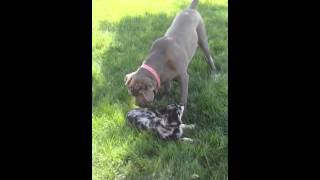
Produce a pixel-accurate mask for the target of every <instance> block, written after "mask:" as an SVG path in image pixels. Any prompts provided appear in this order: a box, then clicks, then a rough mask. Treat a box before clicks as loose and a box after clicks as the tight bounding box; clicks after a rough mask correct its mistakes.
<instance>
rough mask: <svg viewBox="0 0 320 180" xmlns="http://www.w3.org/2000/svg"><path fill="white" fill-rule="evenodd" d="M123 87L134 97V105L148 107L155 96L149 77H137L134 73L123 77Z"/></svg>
mask: <svg viewBox="0 0 320 180" xmlns="http://www.w3.org/2000/svg"><path fill="white" fill-rule="evenodd" d="M124 81H125V85H126V86H127V89H128V93H129V94H130V95H132V96H134V97H135V103H136V105H138V106H140V107H148V106H149V105H150V104H151V102H153V99H154V95H155V86H154V84H153V81H152V79H151V78H150V77H145V76H139V75H137V74H136V72H133V73H130V74H127V75H126V76H125V79H124Z"/></svg>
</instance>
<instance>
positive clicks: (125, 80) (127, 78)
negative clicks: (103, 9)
mask: <svg viewBox="0 0 320 180" xmlns="http://www.w3.org/2000/svg"><path fill="white" fill-rule="evenodd" d="M134 73H135V72H132V73H129V74H127V75H126V76H125V77H124V82H125V85H126V86H127V85H128V84H129V83H130V81H131V79H132V76H133V75H134Z"/></svg>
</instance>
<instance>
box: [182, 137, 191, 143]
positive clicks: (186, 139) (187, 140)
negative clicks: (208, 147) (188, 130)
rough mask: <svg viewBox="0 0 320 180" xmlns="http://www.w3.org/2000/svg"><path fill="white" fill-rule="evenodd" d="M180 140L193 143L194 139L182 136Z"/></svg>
mask: <svg viewBox="0 0 320 180" xmlns="http://www.w3.org/2000/svg"><path fill="white" fill-rule="evenodd" d="M180 141H182V142H187V143H193V139H191V138H187V137H183V138H180Z"/></svg>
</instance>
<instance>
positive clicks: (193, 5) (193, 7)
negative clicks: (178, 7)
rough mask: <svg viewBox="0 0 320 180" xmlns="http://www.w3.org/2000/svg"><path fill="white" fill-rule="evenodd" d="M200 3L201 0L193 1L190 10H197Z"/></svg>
mask: <svg viewBox="0 0 320 180" xmlns="http://www.w3.org/2000/svg"><path fill="white" fill-rule="evenodd" d="M198 3H199V0H193V1H192V3H191V4H190V6H189V8H190V9H196V8H197V5H198Z"/></svg>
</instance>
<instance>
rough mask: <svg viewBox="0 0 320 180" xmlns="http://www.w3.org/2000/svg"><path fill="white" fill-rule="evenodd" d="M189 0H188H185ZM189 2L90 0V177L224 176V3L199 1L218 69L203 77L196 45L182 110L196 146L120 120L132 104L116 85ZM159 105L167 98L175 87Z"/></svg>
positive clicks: (222, 0) (221, 0)
mask: <svg viewBox="0 0 320 180" xmlns="http://www.w3.org/2000/svg"><path fill="white" fill-rule="evenodd" d="M190 1H191V0H190ZM190 1H189V0H161V1H151V0H134V1H133V0H93V29H92V39H93V42H92V58H93V59H92V80H93V82H92V92H93V102H92V106H93V115H92V138H93V144H92V151H93V152H92V159H93V162H92V163H93V169H92V170H93V179H94V180H105V179H165V180H167V179H190V177H191V176H192V175H194V174H196V175H198V176H199V178H200V179H227V170H228V167H227V154H228V150H227V147H228V139H227V120H228V116H227V106H228V104H227V98H228V93H227V90H228V86H227V78H228V77H227V69H228V62H227V59H228V56H227V1H226V0H200V5H199V8H198V9H199V11H200V13H201V14H202V16H203V18H204V20H205V23H206V26H207V31H208V34H209V46H210V48H211V49H212V51H213V52H214V54H215V57H216V59H217V63H219V65H221V67H222V72H221V76H220V78H219V79H217V80H216V81H214V80H212V79H210V78H208V76H207V75H206V73H205V72H206V68H207V65H206V63H205V61H204V60H203V59H204V56H203V54H202V52H201V51H199V50H198V52H197V53H196V55H195V57H194V60H193V61H192V63H191V64H190V68H189V74H190V82H189V83H190V86H189V97H188V102H189V104H188V107H187V108H188V113H187V114H185V117H184V120H185V121H186V122H189V123H196V124H197V125H198V127H199V129H197V131H195V132H190V134H189V136H191V137H192V138H194V139H198V140H199V142H198V143H197V144H181V143H175V142H163V141H160V140H158V139H156V138H154V137H153V136H150V134H148V133H144V132H142V133H141V132H138V131H137V130H135V129H134V128H132V127H130V126H128V125H127V124H126V120H125V115H126V113H127V112H128V111H129V110H130V109H132V108H134V107H135V105H134V104H133V99H132V98H131V97H130V96H129V95H128V93H127V90H126V88H125V86H124V83H123V78H124V75H125V74H126V73H129V72H131V71H133V70H135V69H136V68H137V66H139V65H140V64H141V62H142V60H143V59H144V58H145V56H146V55H147V53H148V51H149V48H150V46H151V43H152V42H153V41H154V39H155V38H157V37H160V36H162V35H163V33H164V32H165V31H166V29H167V28H168V26H169V25H170V23H171V21H172V20H173V18H174V16H175V14H176V13H177V12H178V11H180V10H181V9H182V8H185V7H187V6H188V5H189V3H190ZM174 87H175V88H174V89H173V90H172V93H171V94H170V96H169V97H168V98H167V99H163V100H161V101H160V102H158V103H159V104H163V105H164V104H168V103H171V102H174V100H175V99H176V97H177V92H178V89H177V88H176V87H177V86H176V85H174Z"/></svg>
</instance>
